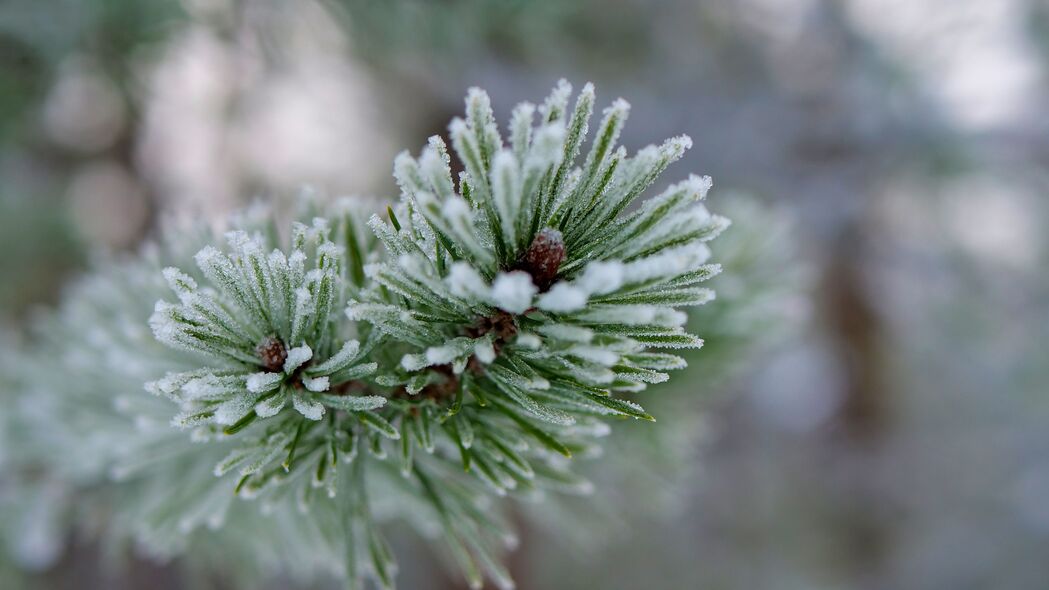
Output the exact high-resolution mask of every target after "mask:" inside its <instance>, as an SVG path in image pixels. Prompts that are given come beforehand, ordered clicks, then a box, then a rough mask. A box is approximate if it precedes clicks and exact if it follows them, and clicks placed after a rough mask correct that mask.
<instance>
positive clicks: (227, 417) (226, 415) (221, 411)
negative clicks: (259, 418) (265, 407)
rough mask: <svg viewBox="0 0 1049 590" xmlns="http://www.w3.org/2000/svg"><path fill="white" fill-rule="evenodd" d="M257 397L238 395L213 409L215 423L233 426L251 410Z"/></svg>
mask: <svg viewBox="0 0 1049 590" xmlns="http://www.w3.org/2000/svg"><path fill="white" fill-rule="evenodd" d="M257 399H258V396H254V395H238V396H236V397H234V398H232V399H229V400H226V401H224V402H222V403H221V404H219V406H218V408H216V409H215V422H217V423H219V424H224V425H229V424H234V423H236V422H237V420H240V419H241V418H243V417H244V416H246V415H247V414H248V412H250V411H251V410H252V406H254V405H255V401H256V400H257Z"/></svg>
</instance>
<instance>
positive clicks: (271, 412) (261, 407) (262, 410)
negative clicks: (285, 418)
mask: <svg viewBox="0 0 1049 590" xmlns="http://www.w3.org/2000/svg"><path fill="white" fill-rule="evenodd" d="M287 403H288V394H287V393H286V392H284V391H281V392H280V393H278V394H276V395H274V396H271V397H269V398H266V399H264V400H262V401H261V402H259V403H257V404H255V413H256V414H258V415H259V418H269V417H270V416H276V415H277V413H278V412H280V411H281V410H283V409H284V405H285V404H287Z"/></svg>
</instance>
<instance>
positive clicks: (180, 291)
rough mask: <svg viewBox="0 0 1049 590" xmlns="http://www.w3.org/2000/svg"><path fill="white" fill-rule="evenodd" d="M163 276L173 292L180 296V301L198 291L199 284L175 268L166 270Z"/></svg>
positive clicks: (170, 267) (171, 267)
mask: <svg viewBox="0 0 1049 590" xmlns="http://www.w3.org/2000/svg"><path fill="white" fill-rule="evenodd" d="M163 274H164V279H165V280H167V282H168V285H169V286H170V287H171V290H172V291H174V292H175V294H176V295H178V296H179V299H183V298H184V297H186V296H187V295H189V294H190V293H192V292H193V291H195V290H196V289H197V282H196V281H194V280H193V277H191V276H189V275H187V274H186V273H184V272H182V271H181V270H179V269H177V268H175V267H173V266H169V267H167V268H165V269H164V271H163Z"/></svg>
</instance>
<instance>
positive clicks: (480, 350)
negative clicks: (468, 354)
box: [474, 338, 495, 365]
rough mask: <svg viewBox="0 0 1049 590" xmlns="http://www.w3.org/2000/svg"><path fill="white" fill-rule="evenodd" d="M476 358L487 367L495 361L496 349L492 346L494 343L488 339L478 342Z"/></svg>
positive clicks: (475, 346)
mask: <svg viewBox="0 0 1049 590" xmlns="http://www.w3.org/2000/svg"><path fill="white" fill-rule="evenodd" d="M474 356H476V357H477V360H479V361H481V362H482V363H484V364H486V365H487V364H488V363H491V362H492V361H494V360H495V348H494V347H493V346H492V341H491V340H488V339H487V338H484V339H479V340H477V341H476V343H475V344H474Z"/></svg>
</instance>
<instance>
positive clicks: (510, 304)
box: [492, 270, 539, 313]
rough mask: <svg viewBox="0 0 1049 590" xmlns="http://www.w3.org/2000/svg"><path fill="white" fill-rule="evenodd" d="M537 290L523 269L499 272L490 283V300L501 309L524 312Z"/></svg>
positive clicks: (530, 277)
mask: <svg viewBox="0 0 1049 590" xmlns="http://www.w3.org/2000/svg"><path fill="white" fill-rule="evenodd" d="M538 290H539V289H537V288H536V286H535V285H534V284H533V283H532V276H531V275H529V274H528V273H526V272H524V271H520V270H515V271H512V272H501V273H499V274H498V275H497V276H496V277H495V281H494V282H493V283H492V302H493V303H495V305H496V306H498V307H499V308H500V309H502V310H503V311H508V312H510V313H524V312H525V311H526V310H527V309H528V308H529V307H531V306H532V297H533V296H534V295H535V294H536V292H537V291H538Z"/></svg>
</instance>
